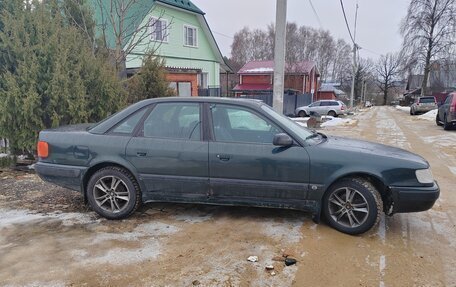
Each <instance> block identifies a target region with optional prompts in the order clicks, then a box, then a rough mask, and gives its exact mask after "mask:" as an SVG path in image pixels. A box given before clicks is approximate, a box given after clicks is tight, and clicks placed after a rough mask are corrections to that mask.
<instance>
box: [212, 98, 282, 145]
mask: <svg viewBox="0 0 456 287" xmlns="http://www.w3.org/2000/svg"><path fill="white" fill-rule="evenodd" d="M211 113H212V124H213V130H214V136H215V140H216V141H221V142H246V143H262V144H272V140H273V138H274V135H276V134H278V133H281V130H280V129H279V128H278V127H277V126H276V125H274V124H273V123H271V122H270V121H269V120H266V119H264V118H262V117H260V116H259V115H257V114H256V113H254V112H253V111H250V110H248V109H244V108H240V107H235V106H229V105H218V104H217V105H213V106H212V107H211Z"/></svg>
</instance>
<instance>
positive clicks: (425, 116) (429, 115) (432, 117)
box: [416, 109, 438, 121]
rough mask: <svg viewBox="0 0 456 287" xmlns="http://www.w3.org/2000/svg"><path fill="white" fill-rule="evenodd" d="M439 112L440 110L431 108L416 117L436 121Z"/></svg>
mask: <svg viewBox="0 0 456 287" xmlns="http://www.w3.org/2000/svg"><path fill="white" fill-rule="evenodd" d="M437 112H438V110H437V109H435V110H431V111H429V112H427V113H425V114H422V115H419V116H417V117H416V118H417V119H420V120H426V121H435V118H436V117H437Z"/></svg>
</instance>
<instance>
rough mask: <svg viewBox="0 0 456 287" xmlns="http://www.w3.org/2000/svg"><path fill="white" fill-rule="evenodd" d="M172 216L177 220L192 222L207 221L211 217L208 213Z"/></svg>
mask: <svg viewBox="0 0 456 287" xmlns="http://www.w3.org/2000/svg"><path fill="white" fill-rule="evenodd" d="M173 218H174V219H175V220H178V221H183V222H185V223H190V224H194V223H201V222H204V221H207V220H209V219H211V218H212V215H210V214H206V215H202V214H199V215H198V214H179V215H175V216H173Z"/></svg>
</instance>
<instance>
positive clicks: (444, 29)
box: [401, 0, 456, 95]
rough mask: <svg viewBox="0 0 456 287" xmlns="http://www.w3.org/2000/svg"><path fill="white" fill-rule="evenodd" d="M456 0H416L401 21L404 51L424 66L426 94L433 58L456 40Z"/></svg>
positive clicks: (424, 91) (423, 87) (424, 93)
mask: <svg viewBox="0 0 456 287" xmlns="http://www.w3.org/2000/svg"><path fill="white" fill-rule="evenodd" d="M455 14H456V4H455V1H454V0H412V1H411V3H410V5H409V8H408V12H407V16H406V17H405V19H403V21H402V24H401V34H402V36H403V37H404V41H403V45H402V47H403V52H404V53H405V54H406V55H408V58H409V59H410V60H409V62H415V63H416V64H418V65H420V66H421V67H422V69H423V75H424V77H423V82H422V84H421V95H426V92H427V91H426V89H427V83H428V79H429V72H430V70H431V60H432V59H434V58H435V57H437V56H439V55H440V54H442V53H443V52H445V51H446V50H448V49H449V48H450V46H451V45H454V43H455V30H454V29H455V28H454V27H455V21H456V17H455Z"/></svg>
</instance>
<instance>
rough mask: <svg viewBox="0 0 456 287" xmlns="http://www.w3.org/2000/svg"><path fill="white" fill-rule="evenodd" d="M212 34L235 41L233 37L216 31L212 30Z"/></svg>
mask: <svg viewBox="0 0 456 287" xmlns="http://www.w3.org/2000/svg"><path fill="white" fill-rule="evenodd" d="M212 32H214V34H217V35H220V36H223V37H226V38H230V39H234V38H233V37H232V36H228V35H226V34H223V33H220V32H217V31H214V30H212Z"/></svg>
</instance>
